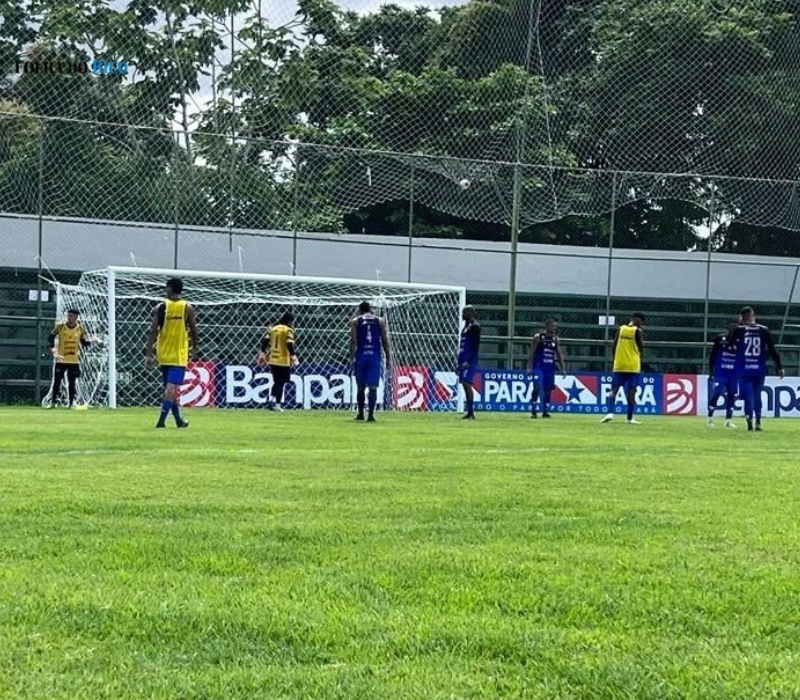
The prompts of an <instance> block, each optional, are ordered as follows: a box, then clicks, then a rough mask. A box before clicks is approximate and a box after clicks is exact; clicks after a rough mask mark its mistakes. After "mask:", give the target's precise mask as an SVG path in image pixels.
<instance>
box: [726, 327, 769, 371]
mask: <svg viewBox="0 0 800 700" xmlns="http://www.w3.org/2000/svg"><path fill="white" fill-rule="evenodd" d="M734 338H735V342H736V354H737V358H736V370H737V374H739V375H740V376H743V377H766V376H767V359H768V358H769V357H770V356H772V355H774V354H775V344H774V343H773V341H772V335H771V334H770V332H769V329H768V328H767V327H766V326H762V325H760V324H758V323H751V324H747V325H742V326H739V328H737V329H736V332H735V335H734Z"/></svg>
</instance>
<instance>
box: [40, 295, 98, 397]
mask: <svg viewBox="0 0 800 700" xmlns="http://www.w3.org/2000/svg"><path fill="white" fill-rule="evenodd" d="M79 315H80V314H79V313H78V310H77V309H70V310H69V311H67V320H66V322H64V323H57V324H56V326H55V328H53V331H52V333H50V335H49V336H48V338H47V345H48V347H49V348H50V353H51V354H52V355H53V357H54V358H55V361H56V366H55V368H54V370H53V390H52V399H51V403H50V407H52V406H55V402H56V401H57V400H58V395H59V394H60V393H61V382H63V381H64V375H66V376H67V399H68V400H69V407H70V408H75V404H76V402H77V400H78V384H77V383H78V378H79V377H80V376H81V349H82V348H88V347H89V346H90V345H96V344H97V343H99V342H100V341H99V340H98V339H97V338H95V337H90V336H88V335H87V333H86V329H85V328H84V327H83V326H82V325H81V324H80V323H78V316H79Z"/></svg>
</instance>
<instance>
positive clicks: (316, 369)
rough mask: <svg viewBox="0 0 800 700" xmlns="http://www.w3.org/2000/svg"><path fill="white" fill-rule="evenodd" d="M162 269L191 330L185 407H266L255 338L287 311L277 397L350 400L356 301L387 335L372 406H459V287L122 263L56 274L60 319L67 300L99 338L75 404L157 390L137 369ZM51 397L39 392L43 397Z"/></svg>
mask: <svg viewBox="0 0 800 700" xmlns="http://www.w3.org/2000/svg"><path fill="white" fill-rule="evenodd" d="M170 277H180V278H181V279H182V280H183V285H184V297H185V298H186V299H187V300H188V301H189V302H190V303H191V304H192V306H193V307H194V308H195V312H196V315H197V324H198V332H199V337H200V340H199V352H198V355H197V357H196V358H194V359H193V361H192V362H191V363H190V365H189V369H188V371H187V373H186V380H185V381H184V384H183V386H182V387H181V391H180V396H181V399H180V400H181V404H182V405H183V406H188V407H211V406H216V407H231V408H255V407H259V406H263V405H265V404H266V403H267V400H268V396H269V390H270V388H271V386H272V381H271V377H270V376H269V372H268V370H267V369H266V368H263V367H259V366H257V364H256V356H257V354H258V350H259V345H260V342H261V339H262V337H263V335H264V333H265V331H266V329H267V328H268V327H269V326H270V325H271V324H273V323H275V322H276V321H277V319H278V318H279V317H280V315H281V314H282V313H283V312H285V311H291V312H292V313H293V314H294V316H295V335H296V342H297V354H298V357H299V359H300V366H299V367H298V368H297V369H296V370H295V371H294V372H293V377H292V382H291V384H290V385H289V386H287V388H286V395H285V406H286V407H293V408H306V409H310V408H334V409H350V408H352V407H353V406H354V404H355V396H356V391H355V379H354V377H352V375H351V372H350V367H349V329H348V323H349V321H350V319H352V318H353V316H355V315H356V313H357V306H358V304H359V303H361V302H362V301H368V302H370V303H371V304H372V306H373V309H374V311H375V313H376V314H377V315H380V316H383V317H384V318H386V320H387V324H388V328H389V336H390V340H391V344H392V366H391V367H390V368H388V370H389V371H388V372H387V371H386V370H387V368H386V367H384V372H383V379H382V382H381V385H380V387H379V396H378V405H379V406H380V407H382V408H383V409H384V410H386V409H400V410H444V411H447V410H457V409H460V408H461V404H462V397H461V395H460V392H459V391H458V389H457V377H456V372H455V369H456V367H455V362H456V354H457V352H458V342H459V327H460V314H461V308H462V307H463V305H464V303H465V297H466V290H465V289H464V288H462V287H447V286H441V285H426V284H413V283H409V284H403V283H393V282H372V281H364V280H336V279H325V278H314V277H291V276H279V275H253V274H231V273H216V272H205V271H203V272H198V271H185V270H180V271H177V270H160V269H143V268H123V267H111V268H107V269H104V270H97V271H91V272H85V273H84V274H83V275H82V276H81V278H80V281H79V282H78V284H77V285H66V284H61V283H55V286H56V291H57V295H58V304H57V309H58V312H57V313H58V316H59V318H62V317H63V316H64V315H65V313H66V310H67V309H69V308H73V307H74V308H76V309H77V310H78V311H79V312H80V318H81V322H82V323H83V325H84V326H85V328H86V329H87V331H88V332H89V333H90V334H92V335H95V336H97V337H98V338H99V339H100V344H99V345H98V347H97V348H95V349H92V350H89V351H87V352H85V353H84V355H83V359H82V362H81V372H82V374H81V380H80V391H79V397H78V400H79V402H81V403H86V404H90V405H95V406H108V407H110V408H116V407H118V406H120V407H127V406H147V405H154V404H157V403H158V402H159V401H160V400H161V397H162V394H163V386H162V382H161V374H160V371H159V370H158V369H157V368H154V369H147V368H146V367H145V346H146V341H147V334H148V330H149V326H150V322H151V318H152V314H153V310H154V308H155V306H156V305H157V304H158V303H160V302H162V301H163V300H164V294H165V291H164V288H165V283H166V281H167V279H169V278H170ZM54 400H58V397H52V396H48V397H47V398H46V399H45V402H52V401H54Z"/></svg>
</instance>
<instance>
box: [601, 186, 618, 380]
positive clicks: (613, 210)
mask: <svg viewBox="0 0 800 700" xmlns="http://www.w3.org/2000/svg"><path fill="white" fill-rule="evenodd" d="M616 221H617V173H614V174H613V176H612V177H611V220H610V221H609V227H610V228H609V234H608V271H607V273H606V318H605V323H604V324H603V326H604V328H603V367H604V369H605V371H606V372H608V363H609V352H608V340H609V338H608V330H609V329H608V325H609V324H608V319H609V317H610V316H611V273H612V268H613V267H614V229H615V228H616Z"/></svg>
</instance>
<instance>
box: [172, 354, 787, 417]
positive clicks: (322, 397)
mask: <svg viewBox="0 0 800 700" xmlns="http://www.w3.org/2000/svg"><path fill="white" fill-rule="evenodd" d="M611 382H612V376H611V374H610V373H606V372H579V373H577V374H567V375H566V376H562V375H561V374H556V377H555V389H554V390H553V392H552V394H551V404H550V411H551V412H552V413H575V414H596V415H601V414H604V413H605V412H606V410H607V406H608V401H609V398H610V395H611ZM473 386H474V389H475V409H476V410H479V411H491V412H506V413H517V412H525V411H530V409H531V395H532V392H533V382H532V378H531V375H530V374H528V373H527V372H525V371H523V370H504V369H498V370H479V371H478V373H477V374H476V376H475V380H474V385H473ZM389 387H391V396H388V395H387V394H388V390H387V389H388V388H389ZM271 389H272V377H271V375H270V373H269V369H268V368H266V367H258V366H256V365H245V364H230V365H225V364H218V363H214V362H194V363H192V364H190V365H189V368H188V369H187V372H186V379H185V381H184V384H183V386H182V387H181V390H180V401H181V405H182V406H189V407H209V406H220V407H222V406H225V407H229V408H259V407H264V406H266V405H267V403H268V401H269V394H270V391H271ZM710 392H711V389H710V387H709V379H708V376H707V375H696V374H643V375H641V378H640V382H639V387H638V389H637V390H636V412H637V414H640V415H641V414H646V415H668V416H699V415H705V414H706V411H707V406H708V400H709V396H710ZM459 396H461V397H462V398H463V389H462V388H461V387H460V385H459V383H458V374H457V373H456V372H455V371H453V370H442V369H436V368H431V367H423V366H401V367H396V368H394V369H393V370H392V374H391V377H387V378H384V379H382V380H381V384H380V386H379V388H378V406H379V407H383V406H384V404H385V403H386V402H387V401H390V403H391V406H392V408H393V409H394V410H399V411H453V410H456V408H457V407H458V400H459ZM355 401H356V383H355V378H354V377H353V376H351V374H350V371H349V368H348V366H347V365H344V364H307V365H303V366H302V367H300V368H298V370H297V371H296V372H294V373H293V374H292V378H291V382H290V383H289V384H288V385H287V386H286V389H285V391H284V406H286V407H287V408H302V409H312V408H350V407H352V406H353V405H354V404H355ZM762 401H763V406H764V409H763V410H764V416H765V417H775V418H800V378H798V377H787V378H786V379H779V378H778V377H768V378H767V380H766V384H765V386H764V391H763V393H762ZM626 405H627V402H626V398H625V396H624V394H623V392H622V391H620V392H619V393H618V395H617V396H616V397H615V400H614V412H615V413H625V410H626ZM720 407H722V403H721V402H720ZM742 410H743V405H742V400H741V399H737V401H736V415H741V414H742Z"/></svg>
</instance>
